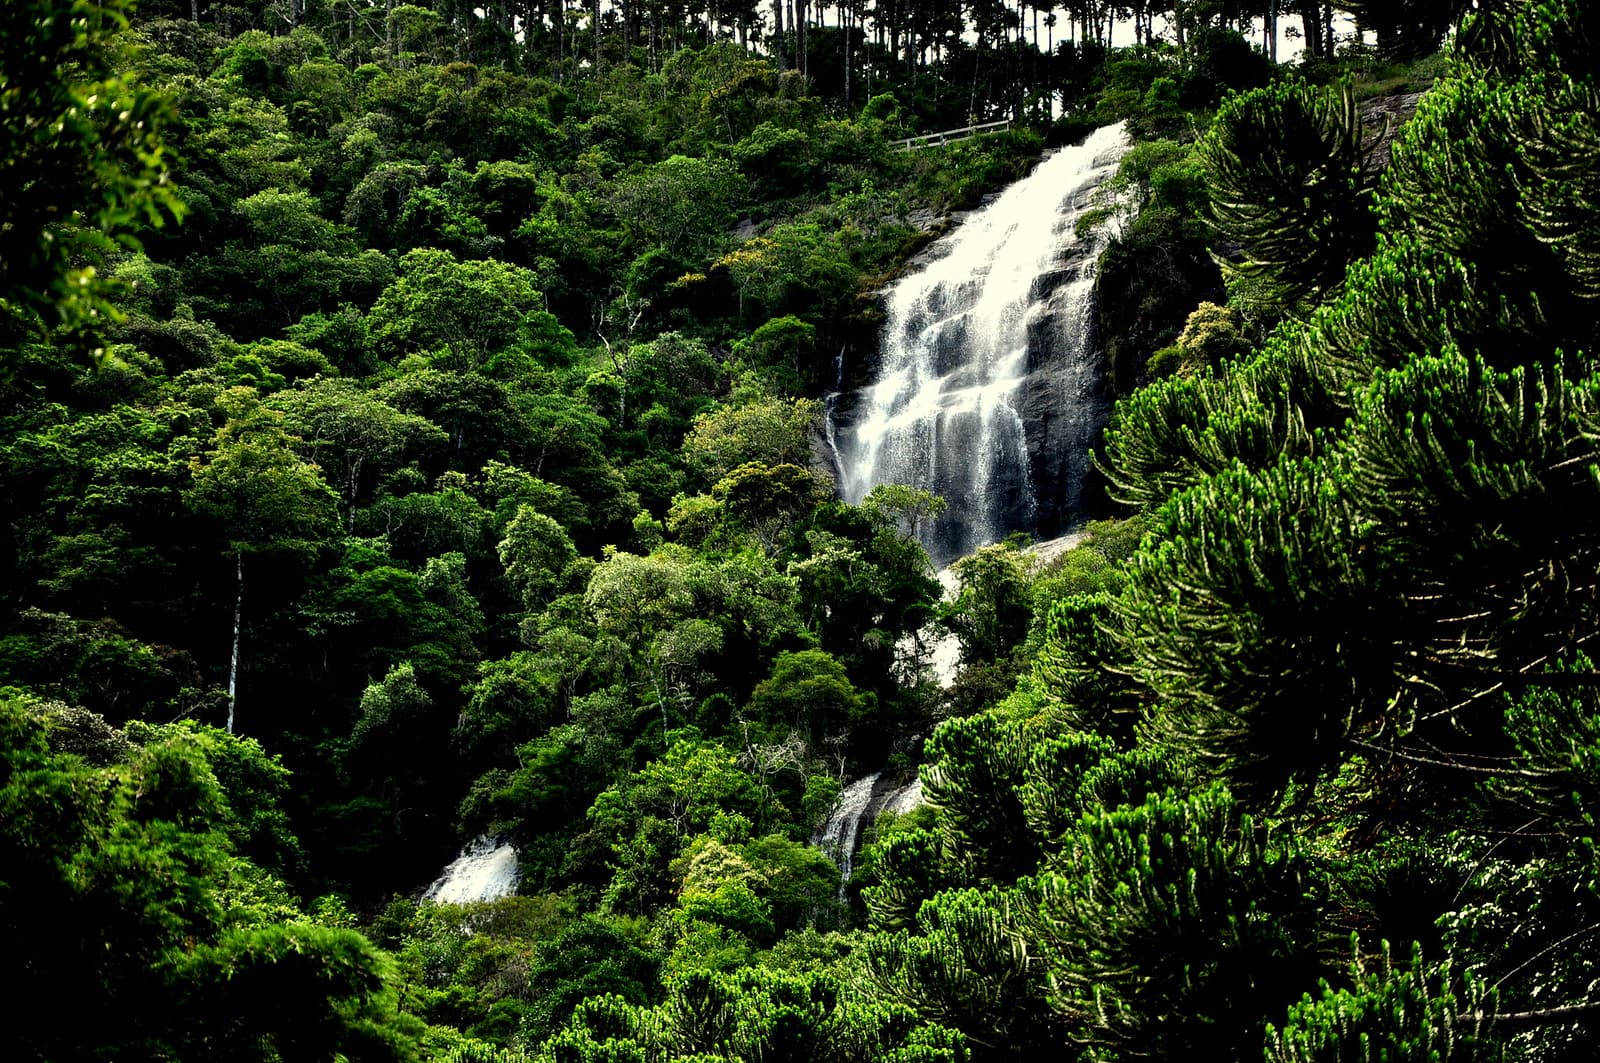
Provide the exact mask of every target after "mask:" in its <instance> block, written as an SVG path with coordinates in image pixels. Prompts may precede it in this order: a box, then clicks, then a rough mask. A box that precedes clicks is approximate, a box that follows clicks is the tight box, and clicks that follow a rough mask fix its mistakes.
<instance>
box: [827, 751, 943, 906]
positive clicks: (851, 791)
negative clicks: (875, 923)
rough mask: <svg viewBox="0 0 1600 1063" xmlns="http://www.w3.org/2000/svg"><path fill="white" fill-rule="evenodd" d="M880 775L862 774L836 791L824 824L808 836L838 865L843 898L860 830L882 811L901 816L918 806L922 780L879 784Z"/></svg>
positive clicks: (840, 889) (859, 838)
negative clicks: (889, 785) (837, 794)
mask: <svg viewBox="0 0 1600 1063" xmlns="http://www.w3.org/2000/svg"><path fill="white" fill-rule="evenodd" d="M882 780H883V772H881V771H875V772H873V773H872V774H871V775H863V776H862V777H861V778H859V779H857V780H855V781H854V782H852V783H850V785H848V786H846V787H845V788H844V789H843V790H840V791H839V798H838V800H836V801H835V802H834V803H833V811H831V812H829V813H828V819H827V822H825V823H823V825H822V826H821V827H820V828H819V829H818V830H817V833H816V834H815V835H813V836H812V838H811V844H812V845H814V846H816V847H817V848H818V849H821V850H822V851H823V852H824V853H826V854H827V855H828V857H829V858H830V859H831V860H832V861H833V862H834V863H836V864H838V865H839V896H840V898H843V897H844V894H845V890H846V889H847V888H848V887H849V885H850V872H851V870H852V869H853V868H854V867H855V857H856V849H857V848H858V847H859V846H860V845H861V829H862V827H863V826H865V825H866V824H868V823H871V822H872V821H873V820H875V819H877V818H878V815H879V814H880V813H883V812H898V813H900V814H902V815H904V814H905V813H907V812H910V811H911V810H912V809H913V808H916V807H917V805H919V804H921V803H922V780H921V779H912V780H911V781H910V782H909V783H907V784H905V785H904V786H900V787H895V788H890V787H888V786H887V785H880V783H881V782H882Z"/></svg>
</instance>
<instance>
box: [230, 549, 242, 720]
mask: <svg viewBox="0 0 1600 1063" xmlns="http://www.w3.org/2000/svg"><path fill="white" fill-rule="evenodd" d="M233 571H234V584H233V586H234V592H233V658H232V660H230V661H229V662H228V733H229V734H233V708H234V705H236V704H237V703H238V700H239V643H240V642H241V641H242V636H243V634H244V551H243V550H235V551H234V552H233Z"/></svg>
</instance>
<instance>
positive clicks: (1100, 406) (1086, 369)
mask: <svg viewBox="0 0 1600 1063" xmlns="http://www.w3.org/2000/svg"><path fill="white" fill-rule="evenodd" d="M1126 150H1127V138H1126V136H1125V135H1124V132H1123V130H1122V127H1121V126H1108V127H1106V128H1103V129H1099V130H1096V131H1095V132H1094V133H1093V134H1091V135H1090V136H1089V137H1088V138H1087V139H1086V140H1085V141H1084V143H1082V144H1079V145H1076V146H1073V147H1069V148H1063V149H1061V150H1060V151H1057V152H1056V153H1054V154H1053V155H1050V156H1049V157H1048V158H1046V159H1045V160H1044V161H1043V162H1041V163H1040V164H1039V165H1038V166H1037V167H1036V168H1035V169H1034V171H1033V172H1032V173H1031V174H1029V175H1028V176H1027V177H1025V178H1024V179H1022V180H1021V181H1018V182H1016V183H1015V184H1013V185H1011V186H1009V187H1008V188H1006V189H1005V190H1004V191H1003V192H1001V193H1000V194H999V195H998V196H997V197H996V198H995V199H994V200H993V202H991V203H990V204H988V205H987V206H985V207H983V208H982V209H981V210H978V211H976V212H974V213H973V214H972V215H970V216H969V217H967V218H966V220H964V221H963V222H962V223H961V224H960V225H959V226H958V227H957V228H956V229H955V230H954V231H953V232H951V233H950V234H948V235H947V236H945V237H943V238H942V239H940V240H939V241H938V242H937V243H936V244H935V245H933V248H932V249H931V251H930V254H932V255H933V256H934V257H933V260H932V261H931V262H929V263H927V264H926V265H925V266H924V267H923V268H922V269H921V270H919V271H917V272H915V273H911V274H908V275H906V276H905V277H902V278H901V279H900V280H899V281H898V282H896V284H895V285H894V286H893V288H891V289H890V290H889V292H888V293H887V296H886V320H885V323H884V327H883V332H882V337H881V343H880V352H881V361H880V365H879V369H878V379H877V381H876V382H875V383H873V384H871V385H870V386H869V387H868V388H866V389H865V390H864V391H863V392H862V393H859V394H857V395H855V396H853V397H852V398H853V400H854V401H852V402H849V403H846V404H845V406H844V408H845V410H846V412H845V414H844V416H845V419H846V420H847V421H848V423H847V424H845V425H842V426H839V425H830V426H829V427H830V431H831V433H832V435H831V438H832V439H833V440H834V441H835V442H836V447H837V461H838V468H839V475H840V479H839V490H840V493H841V494H842V495H843V497H844V498H845V500H846V501H849V502H860V501H861V500H862V499H863V498H865V497H866V495H867V493H868V492H869V491H871V490H872V488H874V487H876V486H878V485H879V484H886V483H899V484H910V485H912V486H916V487H922V488H926V489H928V490H931V491H933V492H934V493H935V494H939V495H942V496H943V497H944V499H945V501H946V502H947V504H948V507H949V508H948V509H947V510H946V512H945V515H944V516H942V517H940V518H939V519H938V520H937V521H935V522H933V525H932V527H931V528H930V529H928V530H926V531H925V532H924V534H923V536H922V538H923V545H924V546H926V547H927V548H928V552H929V555H930V556H931V557H932V558H933V560H934V563H935V564H936V565H944V564H947V563H948V562H950V561H952V560H954V559H955V558H958V557H963V556H965V555H966V554H969V553H971V552H972V551H973V550H975V549H977V548H978V547H980V546H984V545H987V544H988V543H992V542H995V541H997V540H999V539H1002V538H1004V537H1005V536H1006V535H1007V534H1008V533H1010V532H1012V531H1016V530H1019V529H1020V530H1024V531H1030V532H1031V531H1034V530H1035V528H1036V526H1037V524H1038V518H1039V517H1040V516H1041V512H1042V511H1048V512H1049V513H1050V514H1052V515H1053V519H1059V517H1060V515H1061V514H1063V513H1070V512H1071V511H1072V510H1073V509H1074V508H1075V507H1076V504H1077V492H1078V490H1079V488H1080V487H1081V484H1082V479H1083V475H1084V473H1085V472H1086V471H1087V469H1088V451H1089V447H1090V446H1092V445H1093V442H1094V438H1095V436H1096V434H1097V433H1098V432H1099V429H1100V426H1101V425H1102V424H1103V422H1104V417H1105V400H1104V398H1103V396H1101V394H1100V386H1099V385H1100V375H1101V374H1100V366H1099V359H1098V352H1096V351H1095V350H1094V344H1093V342H1092V341H1093V313H1092V310H1093V294H1094V259H1095V258H1096V257H1098V252H1099V250H1100V241H1101V240H1103V238H1104V237H1103V235H1095V236H1091V237H1085V238H1082V239H1081V240H1080V238H1079V237H1078V235H1077V234H1076V232H1075V228H1076V223H1077V220H1078V218H1079V217H1081V216H1082V215H1083V213H1084V212H1085V211H1087V210H1088V209H1090V207H1091V206H1093V205H1094V202H1095V197H1094V192H1095V191H1096V189H1098V187H1099V186H1100V183H1101V182H1102V181H1103V180H1104V179H1105V178H1106V177H1107V176H1108V175H1109V174H1111V173H1112V172H1113V171H1114V170H1115V168H1116V165H1117V163H1118V161H1119V160H1120V159H1121V157H1122V154H1123V153H1124V152H1125V151H1126ZM1102 228H1103V227H1102ZM1041 482H1042V484H1043V486H1044V487H1045V488H1046V489H1047V493H1046V495H1045V496H1044V497H1041V494H1040V489H1041Z"/></svg>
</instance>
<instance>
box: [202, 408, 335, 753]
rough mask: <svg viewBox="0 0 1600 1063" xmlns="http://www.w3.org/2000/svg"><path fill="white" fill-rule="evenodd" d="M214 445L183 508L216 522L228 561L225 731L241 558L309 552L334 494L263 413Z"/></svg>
mask: <svg viewBox="0 0 1600 1063" xmlns="http://www.w3.org/2000/svg"><path fill="white" fill-rule="evenodd" d="M215 442H216V447H215V449H213V450H212V451H210V452H209V453H208V454H206V455H205V456H204V457H197V458H195V459H194V460H193V462H192V463H191V469H192V471H193V474H194V486H193V487H191V488H190V489H189V491H188V492H187V493H186V495H185V501H186V502H187V503H188V505H189V507H190V508H191V509H193V510H194V511H195V512H196V513H198V514H200V515H201V516H204V517H208V518H210V519H212V520H214V521H216V522H218V523H219V524H221V525H222V528H223V534H224V536H225V537H226V539H227V543H228V550H229V552H230V553H232V554H233V560H234V599H233V653H232V655H231V657H230V659H229V665H228V731H229V733H232V731H233V718H234V708H235V706H236V704H237V701H238V689H239V653H240V647H241V644H242V642H243V638H244V585H245V559H246V558H247V557H261V556H266V555H272V554H287V555H300V556H304V555H306V554H309V553H312V552H314V551H315V550H316V548H317V546H318V545H319V543H320V541H321V539H322V537H323V536H324V535H326V534H327V533H328V532H330V531H331V530H332V529H333V528H335V527H337V526H338V516H337V513H338V509H337V505H338V496H336V495H335V494H334V493H333V491H332V490H331V489H330V488H329V487H328V485H327V484H326V483H325V482H323V479H322V473H321V471H320V470H319V469H318V468H317V467H316V466H315V465H312V464H310V463H309V462H306V461H303V460H302V459H300V458H299V457H297V456H296V455H295V453H294V449H293V448H294V440H293V439H292V438H291V437H290V436H289V435H288V434H287V433H286V432H284V430H283V429H282V428H281V427H279V425H278V423H277V420H276V419H275V418H274V417H272V416H271V415H270V414H268V413H267V412H266V411H264V410H263V411H256V412H251V413H246V414H244V416H243V417H241V418H239V419H237V420H234V421H231V422H229V423H228V424H227V425H225V426H223V427H222V428H221V429H219V430H218V432H217V437H216V440H215Z"/></svg>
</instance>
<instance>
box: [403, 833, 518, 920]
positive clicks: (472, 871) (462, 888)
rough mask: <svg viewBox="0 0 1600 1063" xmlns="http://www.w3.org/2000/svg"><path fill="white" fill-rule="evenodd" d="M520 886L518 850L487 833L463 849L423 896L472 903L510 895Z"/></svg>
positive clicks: (429, 898) (446, 902)
mask: <svg viewBox="0 0 1600 1063" xmlns="http://www.w3.org/2000/svg"><path fill="white" fill-rule="evenodd" d="M516 888H517V850H516V849H515V848H514V847H513V846H511V845H510V844H508V843H505V842H499V841H496V840H495V839H494V838H491V837H489V836H488V835H484V836H482V837H479V838H477V839H475V840H474V841H473V842H472V843H471V844H469V845H468V846H467V847H466V848H464V849H462V850H461V855H460V856H458V857H456V858H455V860H453V861H452V862H451V863H450V864H449V866H447V867H446V868H445V869H444V871H442V872H441V873H440V875H439V877H438V879H436V880H435V881H434V883H433V885H431V886H429V887H428V889H427V892H425V893H424V894H423V895H422V896H423V898H424V899H426V900H430V901H438V902H439V903H440V904H471V903H473V902H474V901H492V900H497V899H499V898H501V897H506V896H509V895H510V894H511V893H512V892H514V891H515V890H516Z"/></svg>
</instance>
